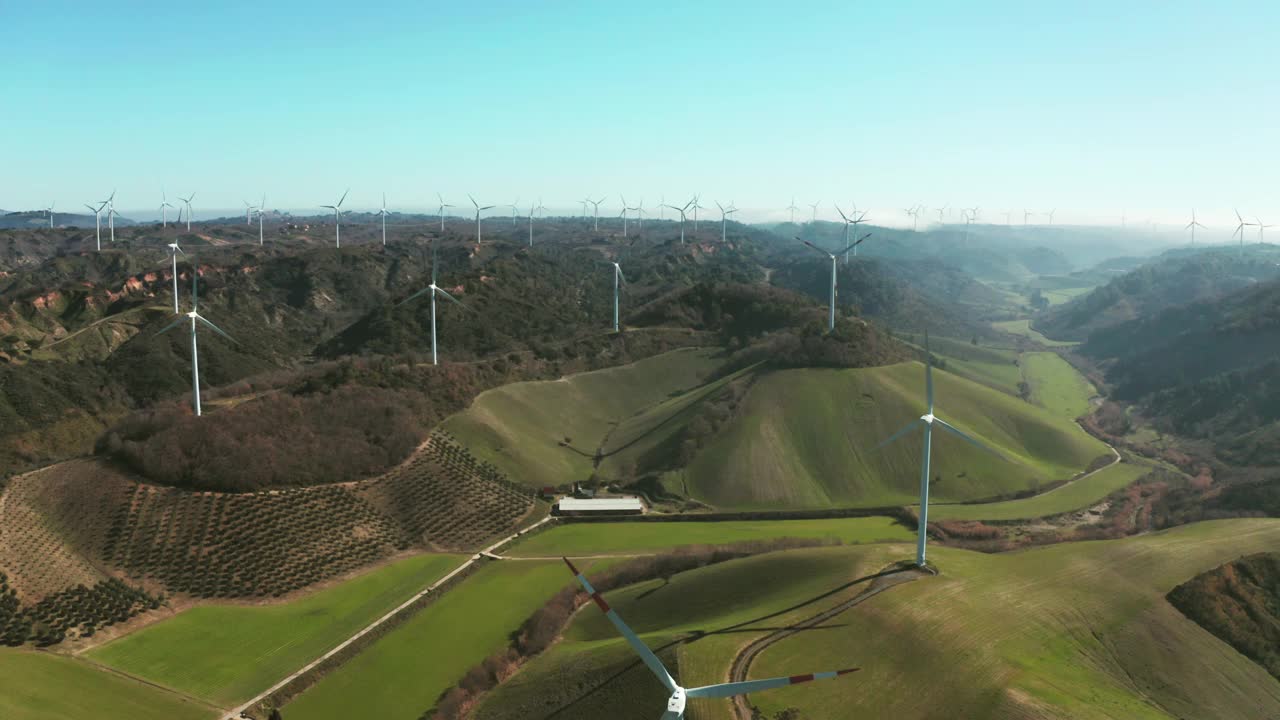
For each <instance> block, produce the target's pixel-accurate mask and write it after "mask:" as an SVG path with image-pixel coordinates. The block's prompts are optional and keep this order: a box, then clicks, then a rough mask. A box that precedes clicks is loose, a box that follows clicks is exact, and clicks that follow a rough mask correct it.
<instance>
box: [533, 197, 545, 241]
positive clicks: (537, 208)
mask: <svg viewBox="0 0 1280 720" xmlns="http://www.w3.org/2000/svg"><path fill="white" fill-rule="evenodd" d="M543 210H546V208H545V207H543V206H542V201H538V204H537V205H534V204H533V203H529V247H533V214H534V213H535V212H536V213H538V214H539V215H541V214H542V211H543Z"/></svg>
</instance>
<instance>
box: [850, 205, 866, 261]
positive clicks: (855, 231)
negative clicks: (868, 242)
mask: <svg viewBox="0 0 1280 720" xmlns="http://www.w3.org/2000/svg"><path fill="white" fill-rule="evenodd" d="M853 211H854V212H855V213H857V214H858V216H857V217H855V218H854V219H853V221H852V222H853V234H854V236H855V237H857V235H858V223H860V222H862V221H864V220H866V219H867V212H868V211H866V210H863V211H862V212H858V206H857V205H856V204H855V205H854V206H853ZM848 241H849V236H848V235H846V236H845V242H848ZM853 256H854V257H858V246H857V244H856V243H855V244H854V246H853ZM844 264H845V265H848V264H849V252H848V251H847V250H846V251H845V253H844Z"/></svg>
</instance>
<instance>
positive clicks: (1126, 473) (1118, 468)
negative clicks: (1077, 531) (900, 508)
mask: <svg viewBox="0 0 1280 720" xmlns="http://www.w3.org/2000/svg"><path fill="white" fill-rule="evenodd" d="M1150 470H1151V468H1149V467H1146V466H1144V465H1137V464H1133V463H1116V464H1114V465H1110V466H1108V467H1106V468H1103V469H1102V470H1099V471H1098V472H1096V473H1093V474H1091V475H1089V476H1088V477H1084V478H1081V479H1079V480H1073V481H1071V482H1069V483H1067V484H1066V485H1063V486H1062V487H1057V488H1054V489H1053V490H1050V491H1048V492H1045V493H1040V494H1039V495H1033V496H1031V497H1027V498H1020V499H1017V500H1006V501H1004V502H995V503H982V504H977V505H932V506H930V508H929V519H930V520H1029V519H1032V518H1042V517H1050V516H1052V515H1058V514H1061V513H1067V512H1072V511H1074V510H1080V509H1083V508H1087V507H1089V506H1091V505H1094V504H1096V503H1098V502H1099V501H1101V500H1102V499H1103V498H1105V497H1106V496H1108V495H1110V494H1111V493H1113V492H1115V491H1117V490H1119V489H1121V488H1124V487H1127V486H1128V485H1129V484H1130V483H1132V482H1133V481H1135V480H1137V479H1138V478H1140V477H1142V476H1143V475H1144V474H1146V473H1147V472H1149V471H1150Z"/></svg>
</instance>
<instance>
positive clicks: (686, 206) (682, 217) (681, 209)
mask: <svg viewBox="0 0 1280 720" xmlns="http://www.w3.org/2000/svg"><path fill="white" fill-rule="evenodd" d="M692 204H693V201H692V200H690V201H689V202H687V203H685V204H684V207H676V206H675V205H663V207H669V208H671V209H672V210H675V211H676V212H678V213H680V244H681V245H683V244H684V222H685V219H686V218H685V211H686V210H688V209H689V206H690V205H692Z"/></svg>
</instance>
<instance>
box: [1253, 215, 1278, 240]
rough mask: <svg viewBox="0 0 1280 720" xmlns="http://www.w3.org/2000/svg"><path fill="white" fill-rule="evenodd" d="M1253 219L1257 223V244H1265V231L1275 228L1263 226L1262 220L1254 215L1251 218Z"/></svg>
mask: <svg viewBox="0 0 1280 720" xmlns="http://www.w3.org/2000/svg"><path fill="white" fill-rule="evenodd" d="M1253 219H1254V220H1257V221H1258V244H1259V245H1262V244H1263V243H1265V242H1266V229H1267V228H1269V227H1275V226H1274V225H1266V224H1263V222H1262V218H1260V217H1258V216H1256V215H1255V216H1254V217H1253Z"/></svg>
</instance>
